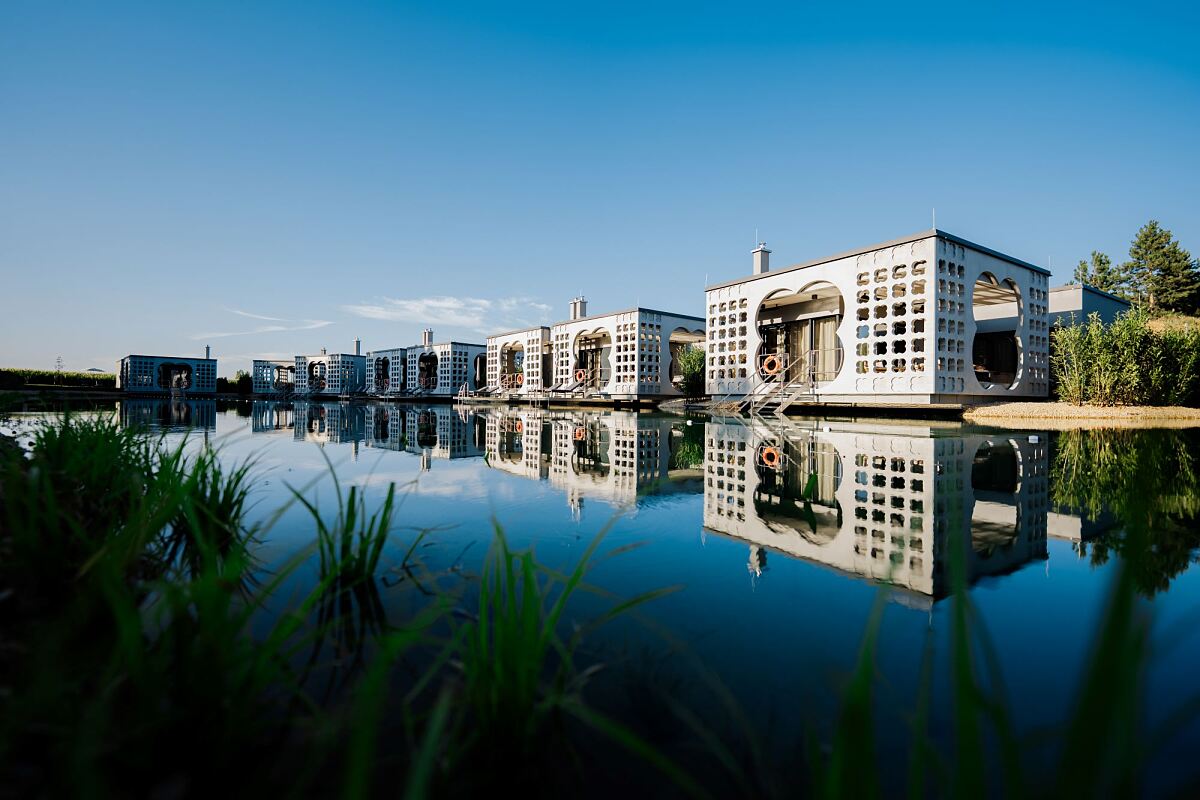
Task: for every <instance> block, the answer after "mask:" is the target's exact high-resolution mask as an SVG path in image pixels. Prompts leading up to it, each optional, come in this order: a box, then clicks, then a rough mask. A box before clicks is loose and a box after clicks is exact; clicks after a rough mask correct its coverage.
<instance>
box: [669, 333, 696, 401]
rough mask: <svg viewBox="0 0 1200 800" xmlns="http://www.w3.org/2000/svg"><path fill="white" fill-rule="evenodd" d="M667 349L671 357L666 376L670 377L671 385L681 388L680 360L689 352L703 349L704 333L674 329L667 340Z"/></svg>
mask: <svg viewBox="0 0 1200 800" xmlns="http://www.w3.org/2000/svg"><path fill="white" fill-rule="evenodd" d="M668 348H669V351H670V355H671V363H670V366H669V370H668V372H667V374H668V375H670V376H671V383H673V384H675V386H676V387H682V386H683V367H682V365H681V363H680V358H681V357H682V356H683V354H684V353H686V352H687V351H689V350H693V349H695V348H699V349H701V350H703V349H704V331H689V330H688V329H687V328H676V329H675V330H673V331H671V336H670V339H668Z"/></svg>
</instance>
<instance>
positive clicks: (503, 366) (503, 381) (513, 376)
mask: <svg viewBox="0 0 1200 800" xmlns="http://www.w3.org/2000/svg"><path fill="white" fill-rule="evenodd" d="M524 377H525V345H523V344H521V343H520V342H510V343H509V344H506V345H504V346H503V347H501V348H500V388H502V389H516V388H517V387H518V386H521V385H522V384H523V383H524Z"/></svg>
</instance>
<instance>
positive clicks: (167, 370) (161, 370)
mask: <svg viewBox="0 0 1200 800" xmlns="http://www.w3.org/2000/svg"><path fill="white" fill-rule="evenodd" d="M191 386H192V367H191V365H190V364H171V363H166V364H159V365H158V388H160V389H190V388H191Z"/></svg>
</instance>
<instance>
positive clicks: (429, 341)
mask: <svg viewBox="0 0 1200 800" xmlns="http://www.w3.org/2000/svg"><path fill="white" fill-rule="evenodd" d="M432 345H433V328H426V329H425V330H423V331H421V346H422V347H430V346H432Z"/></svg>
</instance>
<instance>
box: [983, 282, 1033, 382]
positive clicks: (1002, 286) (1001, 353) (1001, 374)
mask: <svg viewBox="0 0 1200 800" xmlns="http://www.w3.org/2000/svg"><path fill="white" fill-rule="evenodd" d="M971 312H972V314H973V315H974V317H975V340H974V341H973V342H972V343H971V363H972V365H973V368H974V371H975V379H976V380H978V381H979V384H980V385H981V386H983V388H985V389H987V388H990V387H992V386H1004V387H1007V388H1009V389H1011V388H1013V387H1014V386H1015V385H1016V382H1017V374H1018V372H1019V371H1020V365H1021V340H1020V337H1019V336H1018V335H1017V331H1018V330H1019V329H1020V327H1021V315H1022V313H1023V309H1022V308H1021V293H1020V291H1018V289H1017V285H1016V284H1015V283H1013V282H1012V280H1004V281H1000V280H997V279H996V276H995V275H993V274H992V273H990V272H985V273H983V274H982V275H980V276H979V279H978V280H976V281H975V287H974V291H973V292H972V296H971Z"/></svg>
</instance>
